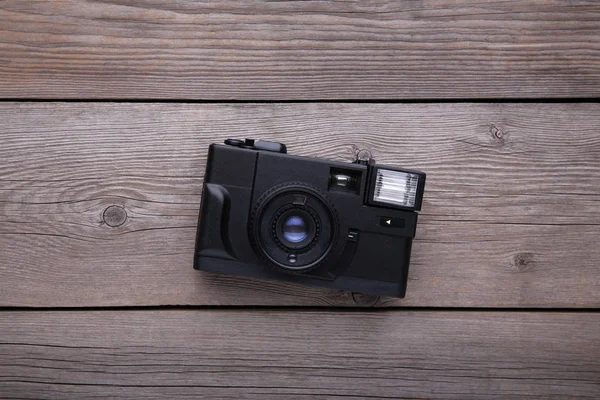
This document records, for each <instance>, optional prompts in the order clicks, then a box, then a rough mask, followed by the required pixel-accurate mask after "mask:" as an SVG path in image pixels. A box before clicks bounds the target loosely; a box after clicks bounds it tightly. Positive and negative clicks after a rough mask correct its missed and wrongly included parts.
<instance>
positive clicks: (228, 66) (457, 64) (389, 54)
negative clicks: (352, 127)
mask: <svg viewBox="0 0 600 400" xmlns="http://www.w3.org/2000/svg"><path fill="white" fill-rule="evenodd" d="M599 32H600V6H599V4H598V2H597V1H582V0H578V1H568V2H561V1H554V0H526V1H520V2H505V1H496V0H494V1H489V0H488V1H478V2H472V1H467V0H460V1H455V0H434V1H427V2H420V1H381V0H374V1H361V2H348V1H301V2H299V1H296V2H287V1H269V2H262V1H245V0H244V1H235V2H212V1H204V2H193V1H177V2H173V1H169V0H155V1H142V0H119V1H59V0H48V1H20V0H5V1H2V2H1V4H0V36H1V37H2V40H1V43H0V97H4V98H45V99H56V98H73V99H81V98H119V99H133V98H135V99H147V98H156V99H184V98H185V99H209V100H215V99H221V100H222V99H272V100H282V99H293V100H297V99H308V100H314V99H422V98H426V99H431V98H543V97H561V98H567V97H597V96H598V95H599V94H600V68H599V65H600V63H599V61H600V52H599V50H600V35H599Z"/></svg>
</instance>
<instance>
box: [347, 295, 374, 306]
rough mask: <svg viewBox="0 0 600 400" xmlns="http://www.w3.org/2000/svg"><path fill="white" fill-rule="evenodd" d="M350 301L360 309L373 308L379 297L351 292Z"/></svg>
mask: <svg viewBox="0 0 600 400" xmlns="http://www.w3.org/2000/svg"><path fill="white" fill-rule="evenodd" d="M352 300H354V303H356V304H357V305H359V306H361V307H373V306H374V305H375V304H377V302H378V301H379V296H375V295H372V294H363V293H356V292H352Z"/></svg>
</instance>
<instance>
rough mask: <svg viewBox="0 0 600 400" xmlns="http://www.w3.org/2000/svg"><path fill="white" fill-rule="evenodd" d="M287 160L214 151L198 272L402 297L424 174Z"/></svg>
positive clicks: (265, 145)
mask: <svg viewBox="0 0 600 400" xmlns="http://www.w3.org/2000/svg"><path fill="white" fill-rule="evenodd" d="M286 152H287V150H286V146H285V145H283V144H281V143H275V142H267V141H261V140H257V141H254V140H250V139H246V140H245V141H242V140H234V139H228V140H226V141H225V145H218V144H213V145H211V146H210V148H209V152H208V162H207V166H206V174H205V177H204V190H203V192H202V206H201V210H200V220H199V225H198V234H197V238H196V254H195V261H194V268H195V269H199V270H203V271H210V272H216V273H221V274H231V275H243V276H249V277H254V278H266V279H277V280H281V281H288V282H296V283H301V284H306V285H313V286H324V287H328V288H335V289H343V290H350V291H355V292H360V293H367V294H374V295H382V296H393V297H404V294H405V291H406V279H407V275H408V264H409V260H410V250H411V243H412V239H413V237H414V236H415V229H416V226H417V213H416V211H418V210H420V209H421V200H422V198H423V188H424V185H425V174H424V173H422V172H418V171H407V170H401V169H397V168H389V167H384V166H379V165H375V164H374V162H373V161H372V160H357V161H356V162H354V163H342V162H334V161H327V160H320V159H315V158H308V157H297V156H291V155H287V154H286Z"/></svg>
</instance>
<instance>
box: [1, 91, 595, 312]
mask: <svg viewBox="0 0 600 400" xmlns="http://www.w3.org/2000/svg"><path fill="white" fill-rule="evenodd" d="M0 121H2V133H1V135H2V146H0V160H1V161H0V180H1V185H0V305H3V306H35V307H45V306H59V307H60V306H71V307H76V306H127V305H187V304H195V305H271V306H274V305H350V306H354V305H356V303H355V299H357V301H358V303H359V304H362V305H372V304H373V303H374V302H375V300H376V299H373V298H369V297H367V298H364V297H363V298H361V297H357V296H355V297H354V298H353V296H352V295H351V294H348V293H344V292H339V291H328V290H323V289H313V288H307V287H302V286H297V285H291V284H282V283H278V282H260V281H254V280H250V279H242V278H235V277H223V276H216V275H210V274H203V273H200V272H198V271H194V270H193V269H192V258H193V248H194V240H195V230H196V223H197V213H198V208H199V202H200V193H201V188H202V176H203V173H204V167H205V160H206V159H205V156H206V151H207V146H208V145H209V144H210V143H211V142H219V141H222V140H223V139H224V138H227V137H247V136H249V137H263V138H266V139H273V140H280V141H284V142H286V143H287V144H288V146H289V150H290V152H291V153H293V154H299V155H308V156H315V157H326V158H330V159H335V160H346V161H350V160H351V159H352V157H353V154H354V153H355V151H356V150H357V149H359V148H363V149H370V150H371V151H372V153H373V154H374V156H375V157H376V158H377V159H378V161H379V162H381V163H384V164H386V163H387V164H390V165H396V166H405V167H411V168H419V169H422V170H424V171H425V172H427V173H428V182H427V188H426V194H425V200H424V206H423V213H422V215H421V217H420V222H419V226H418V230H417V240H416V241H415V243H414V248H413V253H412V265H411V270H410V274H409V283H408V292H407V297H406V299H404V300H390V299H380V300H379V301H378V302H377V305H393V306H397V305H401V306H433V307H507V306H510V307H573V308H577V307H598V306H599V305H600V291H599V290H598V282H599V281H600V269H598V265H599V262H600V246H598V224H599V223H600V203H599V201H598V200H599V198H600V139H599V137H598V126H600V105H599V104H328V103H318V104H219V105H209V104H196V105H193V104H127V103H118V104H100V103H27V104H25V103H3V104H0ZM106 210H108V211H106Z"/></svg>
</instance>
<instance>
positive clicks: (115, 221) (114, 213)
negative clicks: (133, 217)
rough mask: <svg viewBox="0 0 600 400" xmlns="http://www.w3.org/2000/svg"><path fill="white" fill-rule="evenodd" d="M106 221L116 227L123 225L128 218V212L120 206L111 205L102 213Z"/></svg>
mask: <svg viewBox="0 0 600 400" xmlns="http://www.w3.org/2000/svg"><path fill="white" fill-rule="evenodd" d="M102 219H103V220H104V223H105V224H106V225H108V226H110V227H113V228H116V227H117V226H121V225H123V224H124V223H125V221H126V220H127V212H126V211H125V209H124V208H123V207H120V206H109V207H107V208H106V210H104V213H103V214H102Z"/></svg>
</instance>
